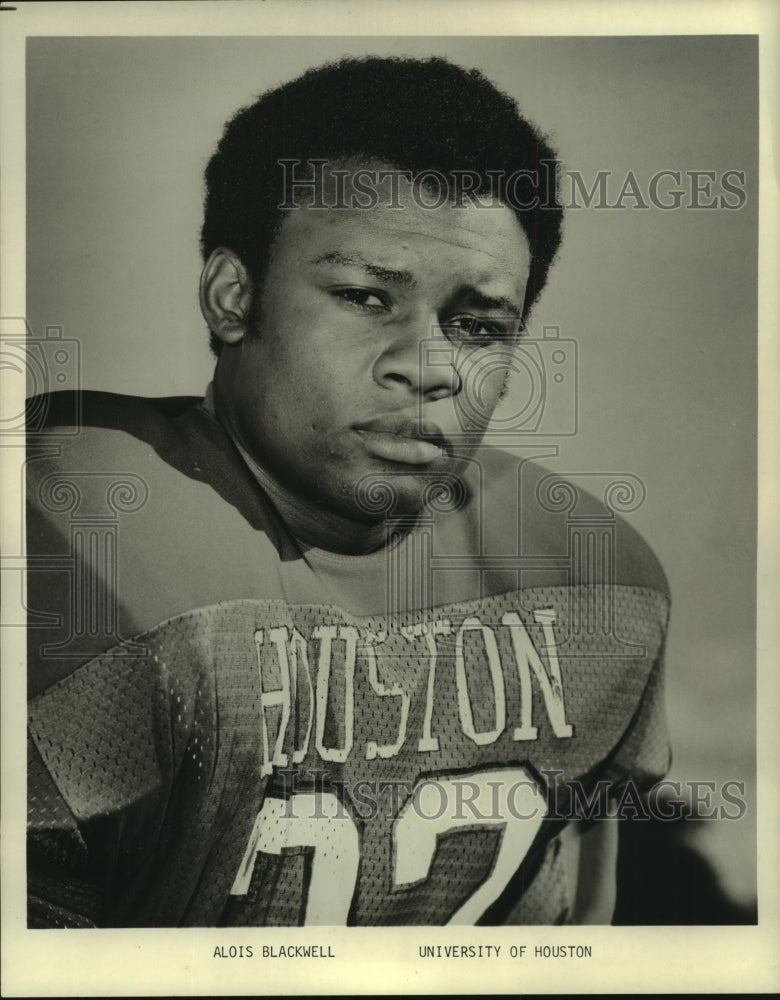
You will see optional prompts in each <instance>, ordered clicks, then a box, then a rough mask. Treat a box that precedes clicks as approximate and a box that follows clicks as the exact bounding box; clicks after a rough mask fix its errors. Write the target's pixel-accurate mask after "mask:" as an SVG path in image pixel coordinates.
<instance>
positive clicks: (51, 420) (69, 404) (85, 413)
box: [26, 390, 200, 437]
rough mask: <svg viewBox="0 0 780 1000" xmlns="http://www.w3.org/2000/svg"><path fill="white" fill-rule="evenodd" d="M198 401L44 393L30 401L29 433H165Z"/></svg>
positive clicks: (81, 392) (88, 392)
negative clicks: (155, 429)
mask: <svg viewBox="0 0 780 1000" xmlns="http://www.w3.org/2000/svg"><path fill="white" fill-rule="evenodd" d="M199 402H200V397H198V396H165V397H159V398H152V397H146V396H131V395H124V394H121V393H116V392H99V391H95V390H67V391H63V392H51V393H42V394H41V395H38V396H33V397H31V398H30V399H29V400H28V401H27V405H26V411H27V434H28V437H34V436H35V435H37V434H46V433H49V434H52V433H59V434H60V435H63V436H68V437H75V436H77V435H78V433H79V432H80V431H81V430H84V429H87V428H93V429H103V430H106V431H125V432H127V433H129V434H133V435H134V434H137V433H139V432H145V433H148V432H149V431H150V430H153V429H154V428H155V427H156V428H158V429H160V430H162V429H163V428H165V427H166V426H168V425H170V423H171V421H173V420H175V419H176V418H177V417H181V416H182V415H183V414H185V413H186V412H187V411H188V410H191V409H192V407H193V406H196V405H197V404H198V403H199Z"/></svg>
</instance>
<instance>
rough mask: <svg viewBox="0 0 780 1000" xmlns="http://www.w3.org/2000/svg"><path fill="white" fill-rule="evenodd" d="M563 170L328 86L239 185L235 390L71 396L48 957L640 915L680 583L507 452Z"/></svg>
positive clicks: (222, 263) (213, 253)
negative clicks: (108, 940) (75, 934)
mask: <svg viewBox="0 0 780 1000" xmlns="http://www.w3.org/2000/svg"><path fill="white" fill-rule="evenodd" d="M554 161H555V153H554V151H553V150H552V148H551V147H550V146H549V145H548V143H547V142H546V140H545V139H544V137H543V136H542V135H541V134H540V133H539V132H538V130H537V129H536V128H534V127H533V126H532V125H531V124H530V123H529V122H528V121H526V119H525V118H524V117H523V116H522V115H521V114H520V113H519V112H518V110H517V107H516V106H515V104H514V102H513V101H512V100H511V99H510V98H509V97H507V96H506V95H505V94H503V93H502V92H500V91H499V90H498V89H497V88H496V87H495V86H494V85H493V84H492V83H490V82H489V81H488V80H487V79H486V78H485V77H484V76H483V75H482V74H481V73H479V72H478V71H475V70H472V71H466V70H463V69H461V68H459V67H456V66H454V65H452V64H451V63H449V62H446V61H444V60H441V59H429V60H408V59H379V58H367V59H362V60H345V61H342V62H340V63H337V64H332V65H328V66H324V67H321V68H318V69H316V70H312V71H310V72H308V73H306V74H305V75H304V76H303V77H301V78H299V79H297V80H294V81H292V82H290V83H287V84H285V85H283V86H280V87H278V88H277V89H275V90H272V91H270V92H269V93H267V94H265V95H263V96H262V97H261V98H260V99H259V100H257V101H256V102H255V103H254V104H252V105H251V106H249V107H247V108H245V109H243V110H241V111H239V112H238V113H237V115H236V116H235V117H234V118H233V119H232V121H230V122H229V123H228V124H227V126H226V128H225V131H224V134H223V136H222V139H221V141H220V143H219V146H218V148H217V150H216V152H215V154H214V156H213V158H212V159H211V161H210V163H209V165H208V168H207V171H206V185H207V190H206V204H205V219H204V223H203V229H202V251H203V260H204V266H203V272H202V277H201V285H200V300H201V308H202V312H203V316H204V318H205V321H206V323H207V325H208V328H209V331H210V335H211V342H212V347H213V349H214V352H215V355H216V365H215V371H214V378H213V381H212V383H211V385H210V386H209V387H208V389H207V390H206V392H205V395H204V397H203V398H175V399H145V398H142V397H128V396H118V395H112V394H108V393H99V392H90V393H83V394H80V395H79V397H78V398H77V399H76V400H74V398H73V397H71V396H69V395H67V394H56V395H52V396H50V397H46V398H45V399H43V400H41V399H38V400H35V401H34V405H33V407H32V408H31V413H34V414H36V418H35V419H36V421H37V423H33V422H32V421H31V424H30V430H31V434H30V450H29V456H30V458H29V463H28V483H27V485H28V498H29V513H28V558H29V574H28V575H29V608H30V630H29V655H30V681H29V685H30V694H31V701H30V715H29V733H30V741H29V803H30V825H29V847H28V865H29V870H28V885H29V900H30V915H29V921H30V926H35V927H38V926H47V927H49V926H102V927H118V926H196V925H225V926H228V925H229V926H239V925H242V926H255V925H257V926H261V925H276V926H281V925H292V926H295V925H303V924H348V925H372V924H445V923H478V922H482V923H565V922H577V921H595V922H608V921H609V919H610V915H611V911H612V906H613V904H614V894H615V884H614V883H615V860H616V850H617V837H616V824H615V821H614V820H610V819H608V813H609V802H610V801H614V800H615V799H616V798H618V797H619V796H620V794H621V790H623V789H625V788H628V787H631V788H635V789H638V790H639V791H641V790H643V789H644V788H646V787H647V786H648V785H649V784H651V783H652V782H653V781H654V780H656V779H657V778H658V777H660V776H661V775H662V774H663V773H664V771H665V769H666V768H667V766H668V745H667V739H666V731H665V727H664V719H663V709H662V673H661V671H662V661H663V644H664V637H665V633H666V625H667V614H668V594H667V588H666V583H665V580H664V575H663V572H662V571H661V569H660V567H659V565H658V563H657V561H656V560H655V558H654V556H653V554H652V552H651V551H650V550H649V549H648V547H647V546H646V544H645V543H644V542H643V541H642V540H641V538H639V536H638V535H637V534H636V533H635V532H634V531H633V529H631V528H630V527H629V526H628V525H627V524H626V523H625V522H624V521H623V520H622V519H620V518H619V517H617V516H616V514H615V511H614V507H610V506H609V504H606V506H605V504H604V503H603V502H602V501H601V500H598V499H597V498H594V497H590V496H588V495H586V494H585V493H584V492H582V491H580V490H575V488H574V487H573V486H571V484H568V483H566V482H563V481H562V480H560V479H559V478H556V477H555V476H552V475H551V474H550V473H548V472H546V471H545V470H544V469H542V468H540V467H539V466H537V465H536V464H535V463H534V462H532V461H530V460H529V459H528V458H527V457H518V456H516V455H514V456H513V455H511V454H510V453H508V452H505V451H502V450H499V449H497V448H493V447H484V446H483V445H482V439H483V437H484V435H485V433H486V431H487V429H488V425H489V422H490V420H491V417H492V415H493V412H494V410H495V407H496V406H497V404H498V402H499V401H500V399H501V398H502V396H503V395H504V393H505V391H506V388H507V381H508V377H509V375H510V374H511V372H512V371H513V370H517V365H518V363H519V362H518V359H520V361H522V360H523V359H525V362H526V363H527V364H531V363H534V364H536V366H537V369H538V370H539V371H541V373H542V375H543V377H545V378H549V386H547V387H546V391H547V392H548V393H553V392H554V391H555V386H556V384H557V383H555V382H553V376H552V373H551V370H550V369H549V368H548V362H549V365H553V363H555V364H560V365H563V366H564V369H565V357H563V355H565V351H563V350H562V349H561V350H559V353H560V355H561V356H560V357H558V358H557V360H556V359H555V358H553V357H552V355H549V356H548V355H547V354H545V353H544V345H541V346H539V345H536V346H535V347H533V349H532V347H531V346H530V343H529V341H528V339H527V338H526V337H525V325H526V320H527V317H528V315H529V311H530V310H531V308H532V306H533V305H534V303H535V302H536V300H537V298H538V296H539V294H540V293H541V291H542V288H543V286H544V284H545V281H546V278H547V274H548V270H549V268H550V265H551V263H552V261H553V258H554V256H555V254H556V252H557V249H558V246H559V242H560V233H561V216H562V210H561V208H560V205H559V203H558V199H557V196H556V173H555V169H554ZM160 335H161V336H163V331H161V333H160ZM547 347H549V345H547ZM74 412H78V413H79V415H80V417H79V422H78V424H77V425H76V426H74V422H73V418H72V414H73V413H74ZM74 431H76V433H74ZM513 443H516V442H513ZM583 803H585V804H586V805H587V807H588V808H587V809H586V810H583V809H581V808H580V807H581V806H582V805H583ZM583 813H587V816H583Z"/></svg>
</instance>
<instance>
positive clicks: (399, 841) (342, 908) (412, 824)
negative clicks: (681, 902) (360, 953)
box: [230, 768, 547, 926]
mask: <svg viewBox="0 0 780 1000" xmlns="http://www.w3.org/2000/svg"><path fill="white" fill-rule="evenodd" d="M546 813H547V803H546V801H545V798H544V795H542V793H541V791H540V790H539V786H538V784H536V782H534V781H533V779H532V778H531V776H530V775H529V774H528V772H527V771H525V770H523V769H522V768H514V769H510V770H507V769H503V770H496V771H480V772H477V773H472V774H468V775H460V776H458V777H453V778H437V779H436V780H435V781H434V780H432V779H425V780H423V781H420V782H418V783H417V785H416V786H415V788H414V791H413V793H412V795H411V796H410V798H409V800H408V801H407V803H406V805H405V806H404V808H403V809H402V810H401V812H400V814H399V815H398V817H397V818H396V820H395V822H394V824H393V888H394V890H395V891H403V890H404V889H405V888H411V887H412V886H416V885H418V884H420V883H421V882H424V881H425V880H426V879H427V878H428V875H429V874H430V871H431V866H432V864H433V859H434V857H435V854H436V843H437V839H438V837H440V836H441V835H442V834H445V833H448V832H450V831H453V830H457V829H463V828H468V829H474V827H476V826H495V827H499V828H502V834H501V841H500V845H499V848H498V851H497V854H496V857H495V859H494V863H493V866H492V869H491V872H490V874H489V875H488V877H487V879H485V881H484V882H482V883H481V885H479V886H478V887H477V888H476V889H475V890H474V892H473V893H472V894H471V896H469V898H468V899H467V900H466V901H465V903H463V905H462V906H461V907H460V908H459V909H458V910H457V911H456V912H455V913H454V914H453V915H452V916H451V917H450V919H449V920H448V921H447V922H448V923H450V924H474V923H476V921H477V920H479V918H480V917H481V916H482V914H483V913H485V911H486V910H487V909H488V907H489V906H491V905H492V904H493V903H494V902H495V901H496V900H497V899H498V897H499V896H500V895H501V893H502V892H503V890H504V889H505V887H506V885H507V883H508V882H509V880H510V879H511V878H512V876H513V875H514V874H515V872H516V871H517V869H518V868H519V867H520V864H521V862H522V860H523V858H524V857H525V855H526V853H527V852H528V849H529V847H530V846H531V843H532V842H533V839H534V837H535V836H536V834H537V832H538V830H539V828H540V827H541V825H542V820H543V819H544V816H545V815H546ZM295 847H298V848H300V847H310V848H313V850H314V855H313V861H312V868H311V878H310V880H309V891H308V895H307V899H306V916H305V919H304V924H305V925H331V926H335V925H341V926H344V925H346V923H347V917H348V915H349V910H350V906H351V904H352V897H353V896H354V892H355V885H356V883H357V878H358V869H359V865H360V835H359V832H358V828H357V826H356V824H355V822H354V820H351V821H347V817H346V816H345V811H344V808H343V806H342V805H341V803H340V802H339V800H338V798H337V796H336V795H335V794H334V793H333V792H316V793H315V792H298V793H296V794H295V795H293V796H292V799H291V800H290V801H289V802H288V801H287V800H285V799H275V798H266V800H265V801H264V802H263V807H262V809H261V810H260V812H259V813H258V814H257V818H256V819H255V823H254V827H253V828H252V833H251V835H250V837H249V843H248V844H247V848H246V851H245V853H244V858H243V860H242V862H241V866H240V867H239V870H238V874H237V875H236V878H235V881H234V883H233V887H232V889H231V890H230V891H231V895H233V896H244V895H246V893H247V892H248V890H249V883H250V881H251V878H252V872H253V871H254V867H255V859H256V856H257V853H258V851H262V852H263V853H266V854H277V855H280V854H281V853H282V851H283V850H284V849H285V848H295ZM335 871H338V876H336V877H334V872H335Z"/></svg>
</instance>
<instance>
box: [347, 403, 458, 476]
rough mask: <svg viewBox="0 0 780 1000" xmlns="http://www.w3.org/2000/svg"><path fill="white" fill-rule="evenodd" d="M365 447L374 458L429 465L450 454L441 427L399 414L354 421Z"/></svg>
mask: <svg viewBox="0 0 780 1000" xmlns="http://www.w3.org/2000/svg"><path fill="white" fill-rule="evenodd" d="M354 430H355V431H357V433H358V434H359V435H360V437H361V439H362V441H363V443H364V445H365V447H366V450H367V451H368V452H369V453H370V454H371V455H373V456H374V457H375V458H381V459H384V460H385V461H388V462H399V463H401V464H404V465H429V464H430V463H431V462H435V461H436V460H437V459H441V458H443V457H445V456H446V455H448V454H450V452H451V448H450V446H449V443H448V441H447V439H446V438H445V437H444V434H443V433H442V430H441V428H440V427H439V426H438V425H437V424H434V423H431V422H429V421H416V420H413V419H411V418H410V417H404V416H402V415H401V414H386V415H385V416H381V417H375V418H374V419H373V420H367V421H366V422H365V423H362V424H356V425H355V426H354Z"/></svg>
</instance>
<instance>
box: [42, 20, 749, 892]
mask: <svg viewBox="0 0 780 1000" xmlns="http://www.w3.org/2000/svg"><path fill="white" fill-rule="evenodd" d="M369 52H370V53H376V54H380V55H383V54H408V55H417V56H423V55H428V54H438V55H444V56H447V57H449V58H451V59H452V60H453V61H455V62H457V63H460V64H461V65H464V66H467V67H469V66H478V67H479V68H481V69H482V70H483V71H484V72H485V73H486V74H487V75H488V76H489V77H490V78H491V79H493V80H494V81H495V82H496V83H498V84H499V85H500V86H501V87H502V88H503V89H505V90H506V91H507V92H508V93H510V94H511V95H512V96H514V97H515V98H516V99H517V100H518V102H519V104H520V107H521V109H522V110H523V111H524V112H525V113H526V114H527V115H528V116H529V117H530V118H531V119H532V120H534V121H535V122H536V123H537V124H538V125H539V126H540V127H541V128H542V129H543V130H544V131H545V132H546V133H547V134H548V135H550V137H551V138H552V140H553V143H554V144H555V145H556V146H557V148H558V149H559V151H560V155H561V157H562V159H563V161H564V162H565V165H566V167H567V168H569V169H571V170H576V171H579V172H580V173H581V174H582V176H583V178H584V179H585V180H586V181H587V182H588V186H590V184H591V183H592V181H593V180H594V179H595V177H596V175H597V173H598V171H600V170H608V171H611V172H612V175H613V181H612V182H611V184H615V185H616V186H615V187H614V188H613V187H611V192H612V194H616V193H617V191H619V187H620V182H621V181H622V179H623V178H624V177H625V175H626V173H627V172H628V171H629V170H631V171H633V172H634V174H635V175H636V177H637V178H638V179H639V181H640V183H642V184H647V182H648V181H649V180H650V178H651V177H652V176H653V174H654V173H656V172H657V171H660V170H666V169H671V170H680V171H687V170H700V171H701V170H709V171H715V172H716V175H717V176H718V177H720V176H721V175H722V174H723V173H724V172H725V171H728V170H740V171H744V172H745V191H746V194H747V200H746V203H745V205H744V206H743V207H742V208H740V209H739V210H736V211H730V210H727V209H719V210H706V209H704V210H694V209H682V208H681V209H680V210H677V211H662V210H660V209H658V208H655V207H651V208H650V209H648V210H636V209H632V208H630V207H627V208H626V209H624V210H598V209H596V208H593V207H591V208H590V209H585V208H580V209H577V210H572V211H570V212H569V213H568V218H567V222H566V233H565V239H564V244H563V249H562V252H561V255H560V259H559V260H558V262H557V263H556V265H555V266H554V268H553V270H552V273H551V277H550V282H549V285H548V288H547V289H546V290H545V292H544V293H543V295H542V297H541V299H540V301H539V303H538V305H537V306H536V308H535V310H534V313H533V315H532V317H531V324H530V325H531V330H532V332H533V333H538V331H540V330H541V328H542V326H543V325H555V326H558V327H559V328H560V332H561V336H562V337H567V338H573V339H575V340H576V341H577V345H578V351H579V371H578V378H579V382H578V387H579V401H580V413H579V415H580V423H579V431H578V433H577V435H576V436H574V437H571V438H568V439H561V442H560V459H559V460H558V461H557V462H556V464H555V466H554V468H555V470H556V471H561V472H565V473H569V474H571V475H573V476H574V478H576V476H577V474H578V473H580V474H583V475H584V474H587V473H592V472H610V473H621V472H623V473H632V474H633V475H635V476H638V477H639V478H640V479H641V480H642V481H643V483H644V484H645V487H646V489H647V497H646V500H645V502H644V504H643V505H642V506H641V508H640V509H639V510H637V511H636V513H634V514H632V515H630V518H631V521H632V523H633V524H634V525H635V526H636V527H637V528H638V529H639V530H640V531H641V532H642V534H644V536H645V537H646V538H647V540H648V541H649V542H650V544H651V545H652V546H653V548H654V549H655V551H656V552H657V554H658V556H659V558H660V559H661V562H662V563H663V565H664V567H665V569H666V572H667V575H668V577H669V581H670V585H671V590H672V598H673V608H672V627H671V633H670V639H669V645H668V652H667V669H668V685H667V707H668V715H669V720H670V726H671V734H672V741H673V746H674V752H675V758H674V764H673V770H672V773H671V775H670V777H671V778H676V779H680V780H690V779H693V780H702V781H707V780H708V781H715V782H723V781H727V780H737V781H745V782H746V784H747V790H748V794H749V796H750V798H749V804H750V810H749V813H748V815H747V816H746V817H745V819H743V820H742V821H740V822H738V823H728V822H720V823H710V824H701V825H700V826H701V827H702V828H701V829H699V831H698V833H697V837H698V845H699V846H700V848H701V849H702V850H703V851H704V852H705V853H706V854H708V856H710V857H711V858H712V859H713V860H714V861H715V863H716V864H717V867H718V870H719V872H720V874H721V877H722V879H723V881H724V885H725V887H726V889H727V890H728V891H729V893H730V894H731V895H732V896H734V897H735V898H737V899H739V900H741V901H749V900H751V898H752V897H753V896H754V895H755V793H754V788H755V583H756V569H755V553H756V535H755V533H756V342H757V335H756V313H757V218H758V216H757V188H758V184H757V152H758V78H757V71H758V66H757V57H758V49H757V42H756V39H755V38H753V37H749V36H712V37H695V36H694V37H690V36H688V37H683V36H680V37H668V36H667V37H653V38H641V37H639V38H637V37H610V38H573V37H569V38H448V39H436V38H397V39H393V38H370V39H359V38H350V39H341V38H334V37H328V38H316V37H305V38H278V37H276V38H268V39H263V38H232V37H231V38H105V37H95V38H32V39H29V40H28V51H27V100H28V116H27V164H28V171H27V206H28V219H27V255H28V278H27V282H28V284H27V313H28V318H29V321H30V323H31V325H32V327H33V329H34V331H35V332H36V334H42V333H43V330H44V328H45V326H46V325H50V324H55V325H58V326H61V327H62V328H63V335H64V336H66V337H72V338H77V339H78V341H79V343H80V346H81V361H82V368H81V384H82V386H83V387H86V388H92V389H106V390H111V391H116V392H127V393H137V394H143V395H170V394H179V393H182V394H193V393H196V394H200V393H202V392H203V390H204V389H205V386H206V384H207V382H208V380H209V377H210V372H211V369H212V365H213V359H212V358H211V357H210V355H209V352H208V347H207V333H206V330H205V326H204V323H203V321H202V319H201V317H200V313H199V310H198V304H197V285H198V277H199V271H200V266H199V255H198V231H199V225H200V216H201V205H202V174H203V169H204V167H205V165H206V162H207V159H208V157H209V156H210V154H211V152H212V151H213V148H214V146H215V144H216V142H217V140H218V138H219V135H220V133H221V129H222V125H223V123H224V122H225V120H226V119H227V118H228V117H229V116H230V115H231V114H232V113H233V112H234V111H235V110H236V109H237V108H238V107H240V106H242V105H244V104H247V103H250V102H251V101H252V100H253V99H254V98H255V97H256V96H257V94H259V93H260V92H261V91H263V90H265V89H267V88H268V87H269V86H272V85H275V84H277V83H279V82H282V81H284V80H287V79H290V78H292V77H293V76H295V75H297V74H298V73H299V72H301V71H303V70H304V69H305V68H307V67H309V66H311V65H314V64H317V63H320V62H324V61H326V60H329V59H333V58H337V57H338V56H341V55H355V54H364V53H369ZM662 190H664V188H662ZM715 190H716V192H717V190H719V189H718V188H717V185H716V189H715ZM626 205H627V206H631V205H632V202H631V200H630V199H629V200H627V202H626ZM204 570H206V571H207V568H205V567H204Z"/></svg>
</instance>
